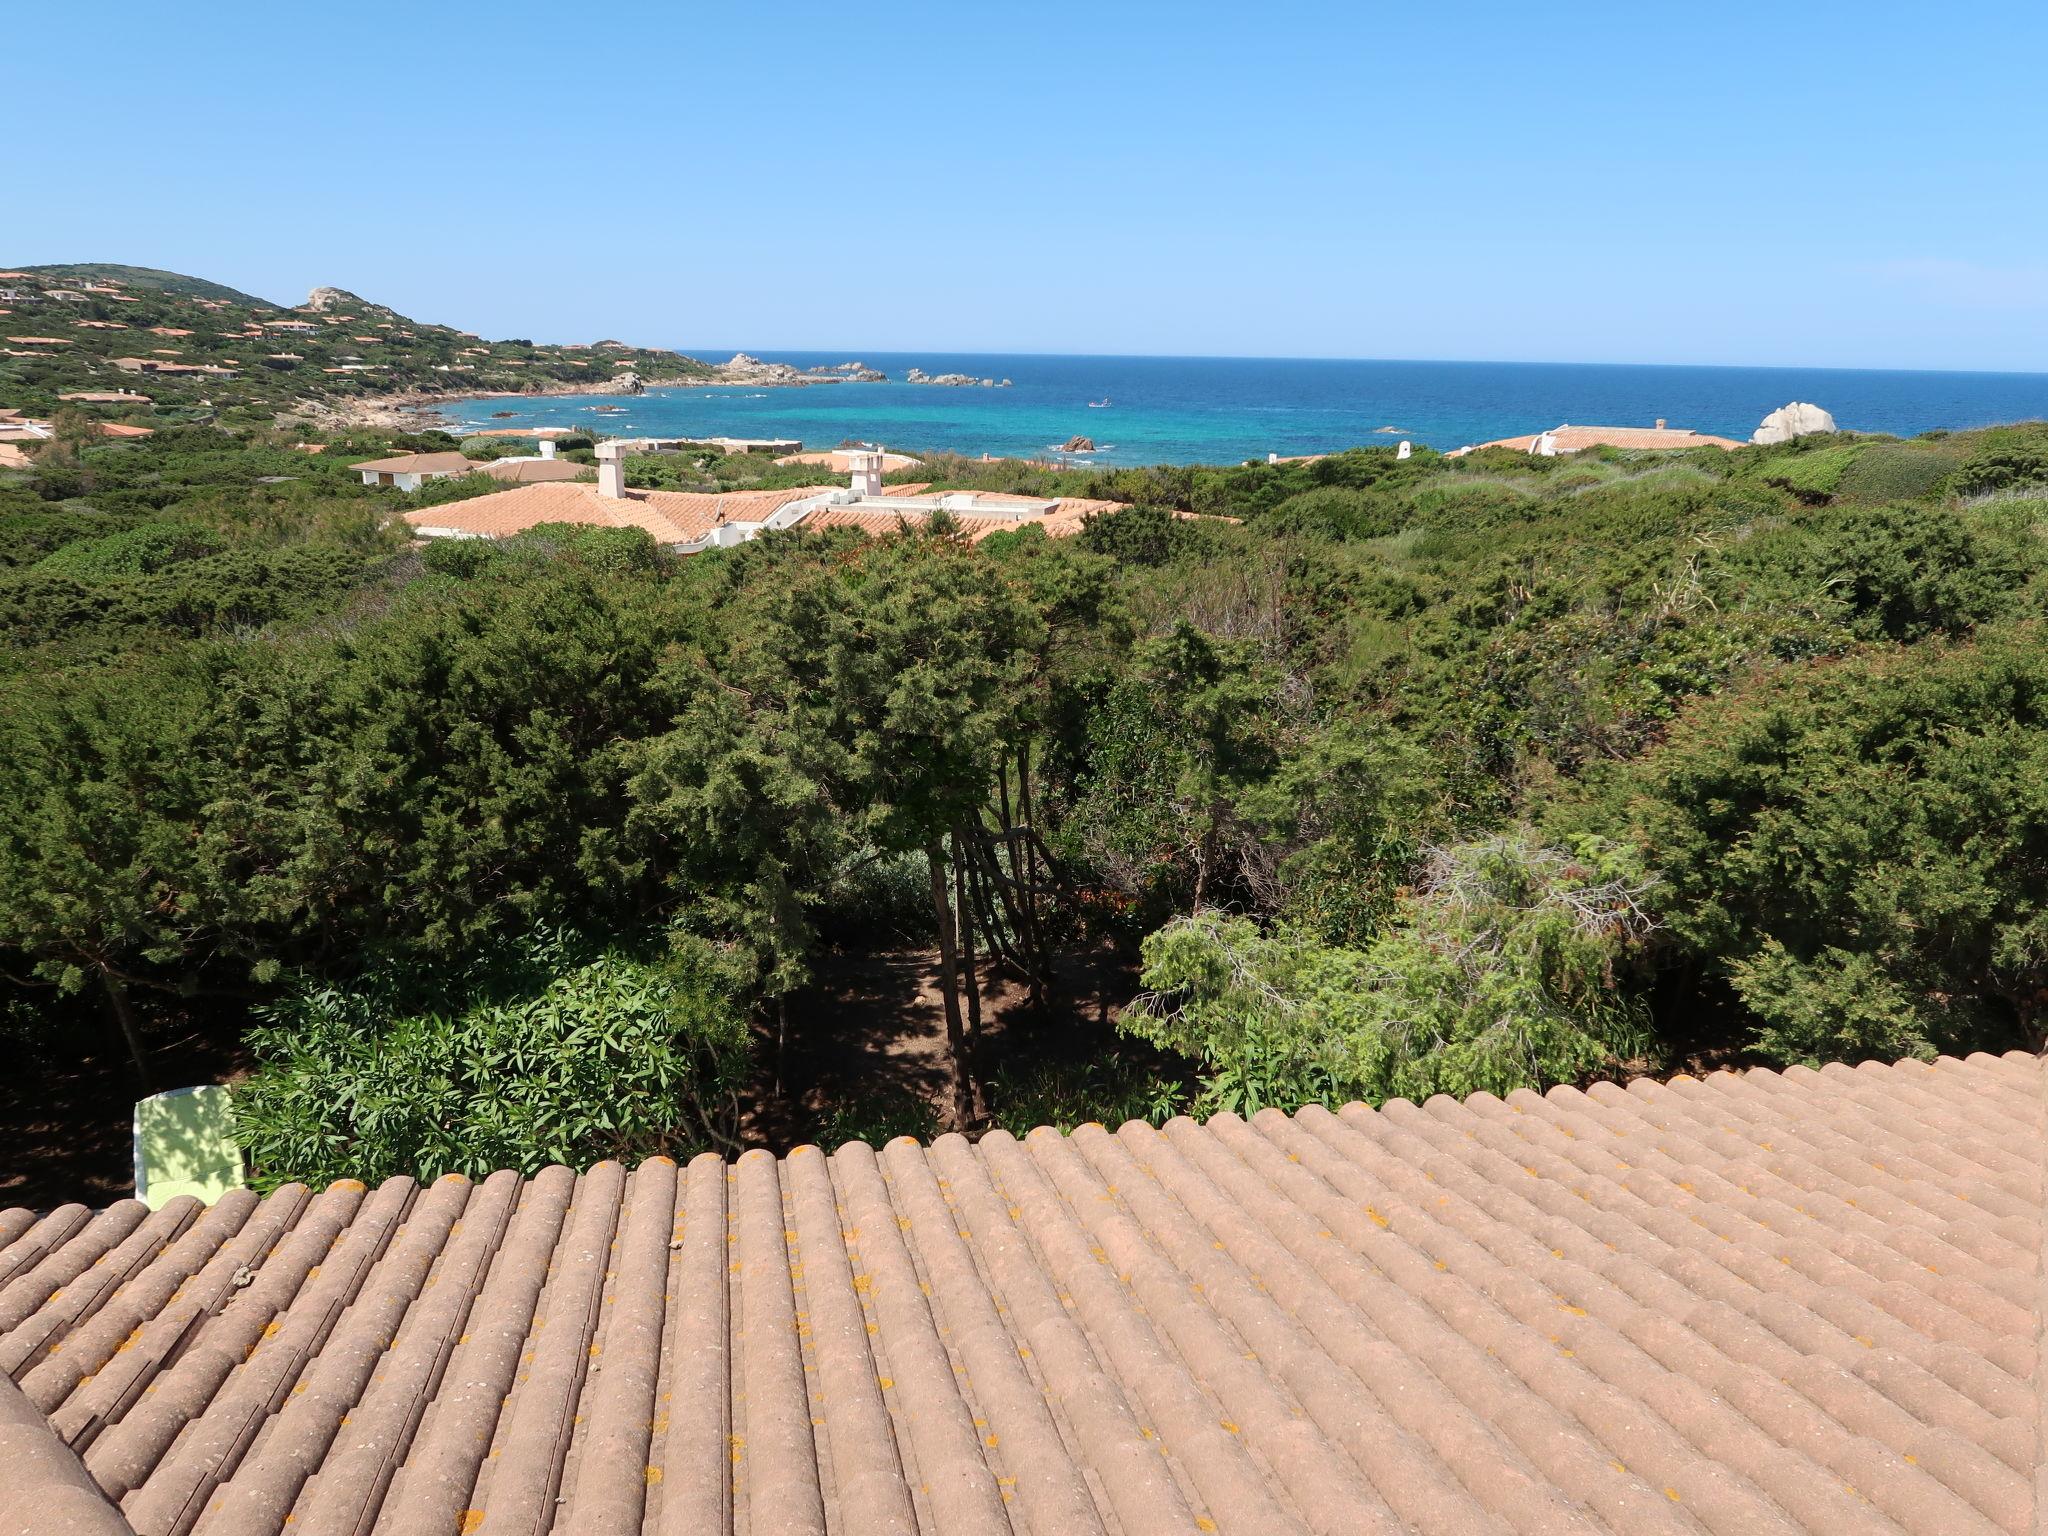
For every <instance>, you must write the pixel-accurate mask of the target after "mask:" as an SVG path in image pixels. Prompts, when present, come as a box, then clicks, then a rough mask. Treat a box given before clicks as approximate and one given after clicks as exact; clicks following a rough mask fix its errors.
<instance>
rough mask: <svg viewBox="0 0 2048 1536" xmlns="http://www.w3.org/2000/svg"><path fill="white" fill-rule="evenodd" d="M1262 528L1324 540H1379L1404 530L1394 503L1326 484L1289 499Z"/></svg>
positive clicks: (1382, 498) (1262, 523)
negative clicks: (1401, 529) (1400, 529)
mask: <svg viewBox="0 0 2048 1536" xmlns="http://www.w3.org/2000/svg"><path fill="white" fill-rule="evenodd" d="M1259 526H1260V527H1261V528H1264V529H1267V530H1269V531H1271V532H1273V533H1295V534H1306V535H1309V536H1311V537H1314V538H1320V539H1335V540H1339V541H1341V540H1345V539H1378V538H1384V537H1386V535H1388V534H1390V533H1393V532H1395V531H1397V530H1398V529H1399V528H1400V526H1401V515H1400V512H1399V510H1398V508H1396V507H1395V505H1394V504H1393V503H1392V502H1390V501H1388V500H1387V499H1386V498H1384V497H1379V496H1375V495H1373V494H1372V493H1371V492H1370V491H1363V490H1357V489H1354V488H1352V487H1350V486H1340V485H1325V486H1318V487H1316V488H1315V489H1314V490H1311V491H1303V492H1302V493H1301V494H1300V495H1298V496H1290V497H1288V498H1287V499H1286V500H1285V501H1283V502H1281V503H1280V505H1279V506H1277V507H1275V508H1274V509H1273V510H1272V511H1271V512H1268V513H1267V514H1266V515H1265V516H1264V517H1262V518H1261V519H1260V520H1259Z"/></svg>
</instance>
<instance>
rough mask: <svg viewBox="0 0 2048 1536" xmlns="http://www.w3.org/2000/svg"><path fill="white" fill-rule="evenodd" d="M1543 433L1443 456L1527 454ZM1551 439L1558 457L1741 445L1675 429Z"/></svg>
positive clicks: (1564, 433) (1612, 430) (1581, 431)
mask: <svg viewBox="0 0 2048 1536" xmlns="http://www.w3.org/2000/svg"><path fill="white" fill-rule="evenodd" d="M1543 435H1544V434H1543V433H1541V432H1532V433H1530V434H1528V435H1527V436H1526V437H1501V438H1495V439H1494V440H1493V441H1492V442H1490V443H1475V444H1473V445H1472V446H1471V447H1468V448H1458V449H1454V450H1452V452H1451V453H1449V454H1447V455H1445V457H1447V458H1456V457H1458V456H1459V455H1461V454H1467V453H1471V452H1473V451H1474V450H1475V449H1477V448H1512V449H1514V450H1516V451H1517V452H1519V453H1528V452H1530V451H1531V450H1532V449H1533V448H1534V447H1535V446H1536V440H1537V439H1538V438H1540V437H1542V436H1543ZM1550 435H1551V436H1553V437H1555V438H1556V439H1557V451H1558V453H1560V454H1566V453H1577V452H1579V451H1580V450H1581V449H1585V448H1638V449H1653V450H1662V449H1677V448H1740V447H1742V446H1743V445H1742V444H1741V443H1738V442H1736V441H1735V440H1734V439H1733V438H1731V437H1715V436H1713V435H1712V434H1711V433H1706V432H1690V431H1686V430H1684V429H1682V428H1678V427H1573V426H1563V427H1556V428H1553V429H1552V431H1551V433H1550Z"/></svg>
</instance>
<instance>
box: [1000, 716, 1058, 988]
mask: <svg viewBox="0 0 2048 1536" xmlns="http://www.w3.org/2000/svg"><path fill="white" fill-rule="evenodd" d="M1017 818H1018V820H1019V821H1021V822H1022V823H1023V824H1024V827H1025V830H1026V834H1027V835H1026V837H1025V840H1024V868H1023V869H1022V870H1021V871H1020V870H1019V869H1018V868H1017V845H1016V840H1015V839H1014V838H1013V839H1012V841H1011V844H1010V873H1011V874H1013V875H1014V874H1022V875H1023V877H1024V899H1023V901H1022V903H1020V905H1022V907H1023V908H1024V912H1025V918H1024V925H1025V927H1026V928H1027V929H1028V930H1029V931H1028V932H1026V933H1023V934H1021V935H1019V937H1020V938H1021V939H1022V940H1023V941H1024V949H1025V952H1026V953H1027V954H1029V955H1030V956H1031V998H1030V1001H1031V1003H1032V1006H1034V1007H1036V1006H1037V1004H1038V1003H1039V1002H1040V1000H1041V997H1042V993H1043V988H1042V986H1041V973H1042V972H1043V971H1044V970H1045V969H1046V967H1047V966H1048V965H1049V964H1050V963H1051V957H1050V956H1048V955H1047V954H1046V952H1045V944H1044V941H1043V940H1042V939H1041V938H1040V936H1039V932H1038V849H1037V847H1036V843H1037V837H1038V828H1037V825H1036V824H1035V821H1034V818H1033V816H1032V804H1031V743H1030V741H1029V740H1025V741H1020V742H1018V743H1017Z"/></svg>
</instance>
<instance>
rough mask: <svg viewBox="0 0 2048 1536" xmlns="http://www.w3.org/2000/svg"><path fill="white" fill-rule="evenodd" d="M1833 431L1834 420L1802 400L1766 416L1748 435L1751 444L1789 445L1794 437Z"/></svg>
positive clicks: (1818, 408)
mask: <svg viewBox="0 0 2048 1536" xmlns="http://www.w3.org/2000/svg"><path fill="white" fill-rule="evenodd" d="M1835 430H1836V427H1835V418H1834V417H1832V416H1830V415H1829V414H1828V413H1827V412H1826V411H1824V410H1822V409H1821V408H1820V407H1819V406H1817V405H1810V404H1808V403H1807V402H1806V401H1804V400H1794V401H1793V402H1792V403H1791V404H1790V405H1781V406H1779V407H1778V408H1777V409H1776V410H1775V411H1773V412H1771V414H1770V415H1768V416H1766V417H1765V418H1764V419H1763V424H1762V425H1761V426H1759V427H1758V428H1757V429H1756V430H1755V431H1754V432H1752V433H1750V434H1749V440H1750V441H1751V442H1752V443H1789V442H1791V441H1792V439H1793V438H1795V437H1805V436H1807V435H1808V434H1810V433H1814V432H1833V431H1835Z"/></svg>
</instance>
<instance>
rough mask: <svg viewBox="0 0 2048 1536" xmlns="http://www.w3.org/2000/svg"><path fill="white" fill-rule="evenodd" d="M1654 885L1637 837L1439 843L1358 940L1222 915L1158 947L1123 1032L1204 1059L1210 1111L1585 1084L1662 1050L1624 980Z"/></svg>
mask: <svg viewBox="0 0 2048 1536" xmlns="http://www.w3.org/2000/svg"><path fill="white" fill-rule="evenodd" d="M1654 887H1655V882H1654V881H1653V880H1652V879H1651V878H1650V877H1649V876H1648V875H1647V874H1646V873H1645V872H1644V870H1643V868H1642V866H1641V864H1640V862H1639V860H1638V858H1637V856H1636V855H1635V854H1634V853H1633V851H1632V850H1630V849H1629V848H1628V847H1627V846H1626V845H1623V844H1614V843H1607V842H1603V841H1601V840H1600V839H1597V838H1582V839H1580V840H1579V842H1578V844H1577V846H1576V847H1575V848H1573V849H1571V850H1569V851H1563V850H1557V849H1551V848H1545V847H1542V846H1541V845H1539V844H1537V843H1535V842H1534V841H1533V840H1531V839H1530V838H1528V837H1525V836H1506V835H1504V836H1500V837H1494V838H1488V839H1484V840H1482V841H1479V842H1475V843H1469V844H1464V845H1461V846H1458V847H1454V848H1449V849H1444V850H1440V851H1438V852H1437V853H1436V854H1434V855H1433V856H1432V857H1431V859H1430V860H1429V863H1428V867H1427V869H1426V871H1425V873H1424V877H1423V879H1422V881H1421V883H1420V885H1419V886H1418V888H1417V889H1416V890H1415V891H1414V892H1413V893H1412V894H1410V895H1409V896H1407V897H1405V898H1403V900H1402V902H1401V904H1400V906H1399V908H1398V909H1397V911H1396V913H1395V915H1394V917H1393V920H1392V921H1391V922H1390V924H1389V926H1388V928H1387V929H1386V931H1385V933H1384V934H1383V935H1382V936H1380V937H1378V938H1375V939H1373V940H1371V941H1369V942H1367V943H1366V944H1364V945H1363V946H1361V947H1358V948H1343V947H1336V946H1330V945H1324V944H1321V943H1319V942H1317V941H1316V940H1314V939H1312V938H1310V937H1308V936H1307V935H1305V934H1302V933H1300V932H1298V931H1290V930H1287V929H1284V928H1282V929H1274V930H1270V931H1262V930H1261V929H1260V927H1259V926H1258V925H1257V924H1256V923H1254V922H1252V921H1251V920H1250V919H1247V918H1241V917H1225V916H1223V915H1221V914H1218V913H1214V912H1205V913H1199V914H1197V915H1195V916H1192V917H1186V918H1181V919H1178V920H1176V921H1175V922H1173V923H1171V924H1169V925H1168V926H1167V927H1165V928H1163V929H1161V930H1160V931H1159V932H1157V933H1155V934H1153V935H1152V936H1151V937H1149V938H1148V939H1146V941H1145V945H1144V956H1145V970H1144V977H1143V979H1144V984H1145V987H1146V988H1147V990H1146V991H1145V992H1144V993H1143V994H1142V995H1141V996H1140V997H1139V998H1138V999H1137V1000H1136V1001H1135V1002H1134V1003H1133V1004H1132V1005H1131V1007H1130V1008H1129V1009H1127V1010H1126V1011H1125V1013H1124V1014H1123V1016H1122V1017H1121V1019H1120V1020H1119V1021H1118V1027H1119V1028H1121V1029H1124V1030H1126V1031H1128V1032H1129V1033H1132V1034H1135V1035H1137V1036H1139V1037H1140V1038H1141V1039H1144V1040H1148V1041H1150V1042H1151V1043H1153V1044H1154V1045H1159V1046H1163V1047H1165V1048H1167V1049H1169V1050H1173V1051H1177V1052H1179V1053H1180V1054H1181V1055H1183V1056H1186V1057H1188V1058H1190V1059H1191V1060H1192V1061H1194V1062H1195V1063H1196V1064H1197V1066H1198V1068H1199V1069H1200V1074H1201V1078H1200V1081H1201V1090H1200V1094H1199V1097H1198V1098H1197V1100H1196V1107H1197V1109H1199V1110H1217V1109H1227V1110H1232V1111H1235V1112H1237V1113H1239V1114H1249V1113H1252V1112H1254V1111H1256V1110H1259V1109H1262V1108H1267V1107H1283V1108H1292V1107H1294V1106H1295V1105H1299V1104H1303V1103H1332V1102H1335V1101H1338V1100H1341V1099H1346V1098H1365V1099H1368V1100H1371V1101H1374V1102H1378V1101H1380V1100H1383V1099H1386V1098H1389V1097H1392V1096H1395V1095H1400V1096H1403V1097H1407V1098H1412V1099H1422V1098H1426V1097H1427V1096H1428V1095H1430V1094H1433V1093H1453V1094H1463V1093H1470V1092H1473V1091H1475V1090H1479V1089H1485V1090H1487V1091H1490V1092H1493V1093H1504V1092H1506V1091H1507V1090H1509V1089H1511V1088H1517V1087H1534V1086H1541V1085H1545V1084H1549V1083H1555V1082H1571V1081H1575V1080H1578V1079H1582V1078H1585V1077H1587V1076H1589V1075H1592V1074H1594V1073H1597V1072H1601V1071H1611V1070H1615V1069H1618V1068H1619V1067H1621V1066H1622V1065H1623V1064H1624V1063H1625V1062H1628V1061H1630V1060H1631V1059H1634V1058H1637V1057H1640V1056H1641V1055H1642V1054H1643V1052H1644V1051H1645V1050H1646V1049H1647V1048H1648V1046H1649V1032H1648V1016H1647V1013H1646V1012H1645V1010H1644V1008H1643V1005H1642V1003H1641V1002H1640V1001H1639V1000H1638V999H1637V998H1636V997H1635V996H1634V995H1633V994H1632V993H1631V992H1630V991H1629V990H1628V989H1627V988H1626V987H1625V986H1624V985H1622V983H1621V979H1620V977H1619V975H1618V972H1619V971H1620V970H1621V969H1622V967H1623V966H1624V965H1625V964H1626V963H1627V962H1629V961H1630V960H1631V959H1632V957H1633V955H1634V952H1635V951H1636V949H1637V948H1638V947H1639V946H1640V945H1641V944H1642V942H1643V940H1644V939H1645V937H1646V936H1647V934H1648V933H1649V931H1650V927H1651V923H1650V919H1649V917H1648V915H1647V913H1646V911H1645V908H1644V902H1645V899H1646V897H1647V896H1648V894H1649V892H1650V891H1651V890H1653V889H1654Z"/></svg>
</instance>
